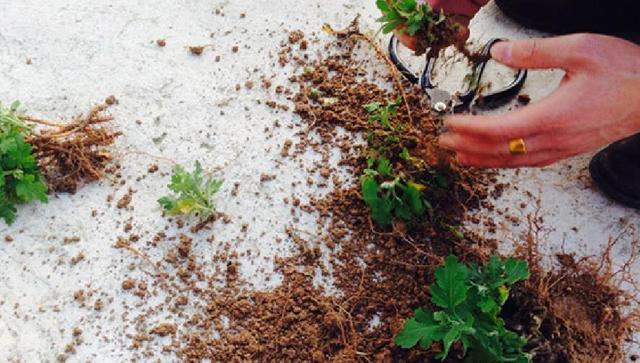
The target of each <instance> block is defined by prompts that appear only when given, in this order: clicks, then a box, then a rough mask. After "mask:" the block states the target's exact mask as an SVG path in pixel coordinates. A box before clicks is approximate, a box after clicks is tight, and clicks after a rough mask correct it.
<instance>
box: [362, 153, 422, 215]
mask: <svg viewBox="0 0 640 363" xmlns="http://www.w3.org/2000/svg"><path fill="white" fill-rule="evenodd" d="M368 166H369V167H368V168H367V169H365V171H364V176H363V177H362V180H361V184H362V199H364V201H365V203H366V204H367V206H368V207H369V208H370V209H371V219H373V221H374V222H375V223H376V224H377V225H379V226H383V227H384V226H390V225H391V224H392V222H393V217H394V216H395V217H398V218H401V219H403V220H406V221H409V220H411V219H412V218H413V217H420V216H423V215H424V214H425V212H426V211H427V209H429V208H431V204H429V201H428V200H426V199H425V198H424V197H423V195H422V190H423V189H424V188H425V186H424V185H422V184H419V183H415V182H413V181H411V180H405V179H404V178H402V177H400V176H397V175H394V174H393V172H392V170H391V163H390V162H389V160H388V159H386V158H385V157H381V158H379V159H377V160H375V159H369V161H368ZM378 180H383V181H382V182H378Z"/></svg>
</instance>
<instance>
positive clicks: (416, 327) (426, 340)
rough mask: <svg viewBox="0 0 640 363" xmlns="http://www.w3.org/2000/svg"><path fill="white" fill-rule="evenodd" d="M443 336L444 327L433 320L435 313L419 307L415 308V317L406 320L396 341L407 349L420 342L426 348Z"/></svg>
mask: <svg viewBox="0 0 640 363" xmlns="http://www.w3.org/2000/svg"><path fill="white" fill-rule="evenodd" d="M442 338H443V332H442V328H441V327H440V325H439V324H438V323H436V322H435V321H434V320H433V313H432V312H430V311H425V310H423V309H422V308H418V309H416V310H415V317H414V318H412V319H407V320H406V321H405V323H404V327H403V328H402V330H401V331H400V333H398V335H396V337H395V339H394V342H395V343H396V345H397V346H399V347H402V348H405V349H407V348H412V347H413V346H415V345H416V344H417V343H418V342H420V346H421V347H422V348H425V349H426V348H429V347H430V346H431V344H432V343H433V342H434V341H436V340H439V339H442Z"/></svg>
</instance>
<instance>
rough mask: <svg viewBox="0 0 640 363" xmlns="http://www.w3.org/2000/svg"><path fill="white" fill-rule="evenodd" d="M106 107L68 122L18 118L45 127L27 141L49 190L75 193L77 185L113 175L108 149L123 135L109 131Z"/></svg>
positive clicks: (114, 169) (103, 106)
mask: <svg viewBox="0 0 640 363" xmlns="http://www.w3.org/2000/svg"><path fill="white" fill-rule="evenodd" d="M114 99H115V98H114ZM114 102H115V101H114ZM107 107H108V105H107V104H102V105H99V106H96V107H94V108H92V109H91V111H89V113H88V114H86V115H79V116H77V117H76V118H75V119H73V120H72V121H71V122H69V123H56V122H51V121H46V120H40V119H36V118H33V117H28V116H22V117H21V118H22V119H23V120H25V121H28V122H34V123H37V124H40V125H42V126H44V128H43V129H41V130H39V131H36V132H34V133H32V134H31V135H30V136H29V137H28V139H27V142H28V143H29V144H31V145H32V146H33V152H34V155H35V157H36V159H37V160H38V165H39V166H40V170H41V171H42V173H43V175H44V176H45V178H46V180H47V184H48V186H49V190H50V191H53V192H69V193H74V192H75V191H76V190H77V188H78V187H79V186H80V185H82V184H85V183H90V182H93V181H97V180H100V179H102V178H103V177H105V176H107V175H108V174H114V173H115V172H116V168H115V167H114V166H113V165H112V161H113V157H112V155H111V153H110V151H109V148H110V147H111V146H112V144H113V143H114V142H115V140H116V139H117V138H118V137H119V136H120V135H121V134H122V133H121V132H118V131H113V130H111V129H110V128H109V126H108V123H110V122H111V121H112V120H113V117H112V116H110V115H107V114H105V110H106V109H107Z"/></svg>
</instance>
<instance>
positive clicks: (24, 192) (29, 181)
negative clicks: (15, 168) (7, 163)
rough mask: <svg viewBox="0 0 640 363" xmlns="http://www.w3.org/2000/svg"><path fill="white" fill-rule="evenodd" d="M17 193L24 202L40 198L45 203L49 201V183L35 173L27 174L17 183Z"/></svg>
mask: <svg viewBox="0 0 640 363" xmlns="http://www.w3.org/2000/svg"><path fill="white" fill-rule="evenodd" d="M16 195H17V196H18V197H19V198H20V199H21V200H22V201H23V202H31V201H34V200H39V201H41V202H43V203H46V202H47V200H48V199H47V185H46V184H45V183H44V181H43V180H41V179H40V178H37V177H36V176H35V175H32V174H29V175H25V176H24V177H23V178H21V179H20V180H18V182H17V183H16Z"/></svg>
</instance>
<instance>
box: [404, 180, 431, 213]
mask: <svg viewBox="0 0 640 363" xmlns="http://www.w3.org/2000/svg"><path fill="white" fill-rule="evenodd" d="M404 199H405V203H406V204H407V205H409V206H411V211H412V212H413V214H415V215H416V216H422V215H424V213H425V212H426V210H427V209H426V207H425V205H424V203H423V201H422V193H421V192H420V190H419V189H418V187H417V185H416V184H415V183H411V182H409V183H407V190H406V191H405V192H404Z"/></svg>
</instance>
